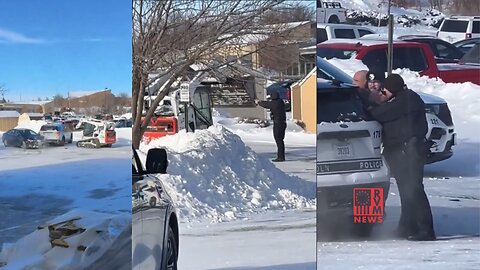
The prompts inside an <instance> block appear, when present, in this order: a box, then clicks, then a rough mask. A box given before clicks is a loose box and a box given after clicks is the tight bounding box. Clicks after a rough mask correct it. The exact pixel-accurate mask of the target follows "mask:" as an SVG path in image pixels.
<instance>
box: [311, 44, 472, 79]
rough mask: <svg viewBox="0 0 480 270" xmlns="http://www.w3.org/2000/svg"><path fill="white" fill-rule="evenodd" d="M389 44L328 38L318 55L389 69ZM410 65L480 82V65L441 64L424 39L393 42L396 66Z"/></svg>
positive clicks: (440, 75) (433, 73) (433, 74)
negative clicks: (422, 41) (353, 60)
mask: <svg viewBox="0 0 480 270" xmlns="http://www.w3.org/2000/svg"><path fill="white" fill-rule="evenodd" d="M387 47H388V43H387V41H384V40H361V41H359V40H352V39H335V40H328V41H325V42H323V43H319V44H318V45H317V56H318V57H322V58H326V59H331V58H339V59H351V58H355V59H358V60H361V61H362V62H363V63H364V64H365V65H366V66H367V67H368V68H369V69H377V70H378V69H383V70H384V71H385V72H386V71H387ZM397 68H408V69H410V70H412V71H417V72H419V73H420V75H424V76H428V77H430V78H440V79H442V80H443V81H444V82H446V83H462V82H472V83H475V84H478V85H480V66H475V65H468V64H456V63H449V64H437V63H436V61H435V56H434V55H433V52H432V50H431V48H430V47H429V46H428V45H426V44H422V43H416V42H409V41H394V42H393V69H397Z"/></svg>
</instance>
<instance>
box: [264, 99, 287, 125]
mask: <svg viewBox="0 0 480 270" xmlns="http://www.w3.org/2000/svg"><path fill="white" fill-rule="evenodd" d="M258 105H260V106H262V107H263V108H266V109H269V110H270V112H271V113H272V115H273V123H274V124H275V123H277V124H280V123H285V121H286V119H287V116H286V113H285V103H284V102H283V99H281V98H274V99H272V100H271V101H259V102H258Z"/></svg>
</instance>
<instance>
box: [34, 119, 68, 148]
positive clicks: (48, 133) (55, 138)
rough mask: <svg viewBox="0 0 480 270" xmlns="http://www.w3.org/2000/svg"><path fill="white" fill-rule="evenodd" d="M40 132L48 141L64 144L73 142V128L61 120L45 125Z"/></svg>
mask: <svg viewBox="0 0 480 270" xmlns="http://www.w3.org/2000/svg"><path fill="white" fill-rule="evenodd" d="M39 133H40V135H42V136H43V137H44V138H45V142H46V143H50V144H58V145H64V144H65V143H72V142H73V132H72V128H71V127H70V125H65V124H63V123H60V122H55V123H51V124H46V125H43V126H42V127H41V128H40V132H39Z"/></svg>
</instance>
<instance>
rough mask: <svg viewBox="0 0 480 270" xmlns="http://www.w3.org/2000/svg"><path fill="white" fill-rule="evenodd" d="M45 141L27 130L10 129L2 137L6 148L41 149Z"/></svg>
mask: <svg viewBox="0 0 480 270" xmlns="http://www.w3.org/2000/svg"><path fill="white" fill-rule="evenodd" d="M43 140H44V138H43V136H41V135H40V134H38V133H36V132H35V131H33V130H31V129H26V128H15V129H10V130H9V131H7V132H5V133H4V134H3V135H2V142H3V145H5V147H8V146H14V147H21V148H24V149H27V148H39V147H41V146H42V144H43Z"/></svg>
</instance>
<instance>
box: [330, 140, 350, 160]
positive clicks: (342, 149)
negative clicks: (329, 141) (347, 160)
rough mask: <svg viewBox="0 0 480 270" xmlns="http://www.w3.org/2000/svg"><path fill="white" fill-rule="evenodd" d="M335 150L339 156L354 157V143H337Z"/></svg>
mask: <svg viewBox="0 0 480 270" xmlns="http://www.w3.org/2000/svg"><path fill="white" fill-rule="evenodd" d="M333 150H334V151H335V153H336V154H337V157H340V158H343V157H352V156H353V148H352V145H351V144H349V143H347V144H342V145H338V144H337V145H335V146H334V148H333Z"/></svg>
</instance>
